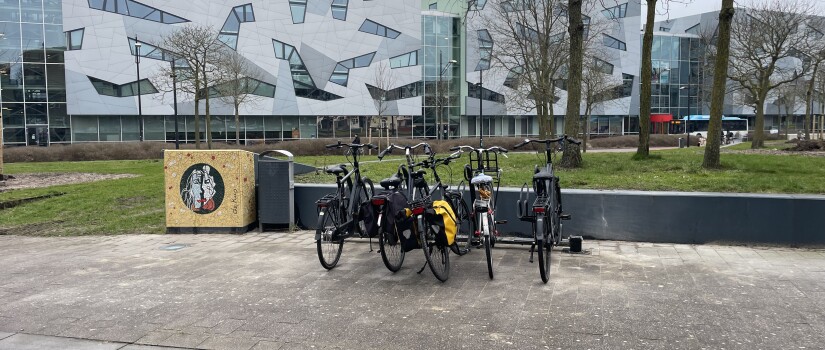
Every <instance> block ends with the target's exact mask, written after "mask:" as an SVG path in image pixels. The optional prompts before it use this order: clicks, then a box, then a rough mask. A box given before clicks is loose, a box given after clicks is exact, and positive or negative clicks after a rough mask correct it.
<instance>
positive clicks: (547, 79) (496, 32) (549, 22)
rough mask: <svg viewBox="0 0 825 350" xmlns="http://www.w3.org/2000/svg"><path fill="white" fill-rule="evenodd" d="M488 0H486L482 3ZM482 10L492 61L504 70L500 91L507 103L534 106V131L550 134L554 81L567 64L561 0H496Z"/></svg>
mask: <svg viewBox="0 0 825 350" xmlns="http://www.w3.org/2000/svg"><path fill="white" fill-rule="evenodd" d="M490 5H491V4H490V3H488V4H487V6H490ZM492 5H493V6H492V9H491V10H490V11H484V13H483V16H484V17H483V22H484V26H485V27H486V28H487V29H488V30H489V32H490V34H491V36H492V38H493V40H494V41H495V42H496V46H497V49H496V50H495V51H494V52H493V55H492V60H493V61H494V62H495V64H496V66H497V67H498V69H504V70H505V71H507V72H508V79H507V80H506V81H505V83H504V84H505V86H507V87H509V88H510V89H509V91H506V92H505V96H507V100H508V102H509V103H508V105H509V106H510V107H512V108H515V109H519V110H523V111H531V110H535V112H536V116H537V118H538V121H539V136H540V137H542V138H544V137H547V136H548V135H551V134H553V132H554V130H553V104H554V103H555V101H556V100H557V97H556V86H555V85H556V83H557V82H558V81H562V79H563V77H564V75H565V73H566V72H565V69H567V64H568V62H567V60H568V57H569V45H567V40H568V35H567V33H566V31H567V25H566V21H567V18H566V11H567V10H566V9H565V5H566V1H564V0H534V1H497V2H495V3H494V4H492Z"/></svg>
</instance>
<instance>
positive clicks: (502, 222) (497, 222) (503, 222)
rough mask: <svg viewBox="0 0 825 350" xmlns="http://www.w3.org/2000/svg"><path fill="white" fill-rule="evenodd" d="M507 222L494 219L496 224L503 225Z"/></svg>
mask: <svg viewBox="0 0 825 350" xmlns="http://www.w3.org/2000/svg"><path fill="white" fill-rule="evenodd" d="M506 223H507V220H496V225H504V224H506Z"/></svg>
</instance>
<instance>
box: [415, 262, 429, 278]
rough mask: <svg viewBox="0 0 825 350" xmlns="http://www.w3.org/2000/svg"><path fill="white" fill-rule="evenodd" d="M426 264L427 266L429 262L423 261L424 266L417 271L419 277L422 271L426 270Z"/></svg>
mask: <svg viewBox="0 0 825 350" xmlns="http://www.w3.org/2000/svg"><path fill="white" fill-rule="evenodd" d="M427 264H429V262H427V261H425V262H424V266H421V270H418V274H419V275H420V274H421V273H422V272H424V269H426V268H427Z"/></svg>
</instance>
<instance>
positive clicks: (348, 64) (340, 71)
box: [329, 52, 375, 86]
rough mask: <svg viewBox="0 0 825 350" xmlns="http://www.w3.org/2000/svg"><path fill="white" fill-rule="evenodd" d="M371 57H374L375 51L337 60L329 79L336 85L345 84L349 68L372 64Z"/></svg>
mask: <svg viewBox="0 0 825 350" xmlns="http://www.w3.org/2000/svg"><path fill="white" fill-rule="evenodd" d="M373 57H375V52H371V53H368V54H366V55H361V56H358V57H355V58H350V59H348V60H346V61H341V62H338V65H336V66H335V70H334V71H333V72H332V76H330V78H329V81H331V82H333V83H336V84H338V85H342V86H347V81H348V80H349V70H350V69H352V68H363V67H368V66H369V65H370V64H372V59H373Z"/></svg>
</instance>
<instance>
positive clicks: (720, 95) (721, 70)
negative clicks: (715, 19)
mask: <svg viewBox="0 0 825 350" xmlns="http://www.w3.org/2000/svg"><path fill="white" fill-rule="evenodd" d="M733 13H734V10H733V0H722V10H721V11H720V12H719V37H718V39H717V40H718V42H717V45H716V47H717V55H716V64H715V66H714V67H713V94H712V95H711V102H710V124H709V126H708V138H707V145H706V146H705V158H704V160H703V161H702V167H704V168H706V169H718V168H719V167H721V162H720V156H719V148H720V147H721V143H722V140H721V139H719V138H718V137H715V135H719V134H720V132H721V130H722V108H723V107H724V104H725V84H726V82H727V72H728V55H729V54H730V27H731V22H733Z"/></svg>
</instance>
